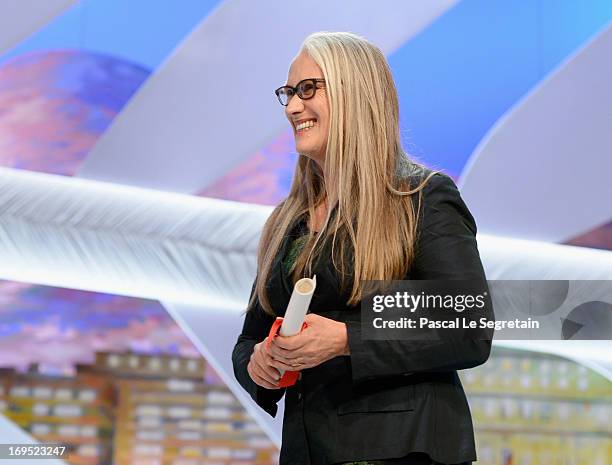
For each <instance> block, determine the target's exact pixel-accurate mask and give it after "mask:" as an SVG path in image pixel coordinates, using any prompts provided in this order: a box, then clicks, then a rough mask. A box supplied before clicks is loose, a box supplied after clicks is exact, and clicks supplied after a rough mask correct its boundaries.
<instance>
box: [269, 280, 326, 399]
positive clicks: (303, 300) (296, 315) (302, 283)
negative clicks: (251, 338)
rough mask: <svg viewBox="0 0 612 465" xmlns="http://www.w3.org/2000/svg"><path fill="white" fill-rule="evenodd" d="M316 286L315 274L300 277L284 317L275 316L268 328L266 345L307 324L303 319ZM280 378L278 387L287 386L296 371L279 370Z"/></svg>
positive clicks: (293, 379)
mask: <svg viewBox="0 0 612 465" xmlns="http://www.w3.org/2000/svg"><path fill="white" fill-rule="evenodd" d="M316 287H317V276H316V275H314V276H313V277H312V279H310V278H302V279H300V280H299V281H298V282H297V283H295V286H294V287H293V293H292V294H291V298H290V299H289V305H288V306H287V311H286V312H285V317H284V318H283V317H280V316H279V317H276V321H275V322H274V324H273V325H272V327H271V328H270V334H269V337H268V343H267V346H268V347H269V346H270V344H271V343H272V339H273V338H274V337H276V336H277V334H280V335H281V336H294V335H296V334H298V333H300V332H301V331H302V330H303V329H305V328H307V327H308V325H307V324H306V322H305V321H304V317H305V316H306V313H308V307H309V306H310V301H311V300H312V295H313V294H314V291H315V289H316ZM279 371H280V374H281V378H280V380H279V381H278V385H279V386H280V387H287V386H291V385H293V384H295V382H296V381H297V379H298V374H299V372H298V371H287V372H285V371H284V370H279Z"/></svg>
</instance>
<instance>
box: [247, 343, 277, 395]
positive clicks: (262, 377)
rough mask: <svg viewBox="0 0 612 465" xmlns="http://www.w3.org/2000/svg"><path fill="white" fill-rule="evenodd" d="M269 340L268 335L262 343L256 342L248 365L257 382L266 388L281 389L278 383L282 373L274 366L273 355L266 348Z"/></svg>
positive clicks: (252, 376) (253, 378)
mask: <svg viewBox="0 0 612 465" xmlns="http://www.w3.org/2000/svg"><path fill="white" fill-rule="evenodd" d="M267 342H268V338H267V337H266V338H265V339H264V340H263V341H261V342H260V343H258V344H255V347H254V349H253V353H252V354H251V359H250V360H249V364H248V365H247V371H248V372H249V376H250V377H251V379H252V380H253V381H255V384H257V385H259V386H261V387H264V388H266V389H280V387H279V386H278V385H277V383H278V380H279V378H280V373H279V371H278V370H277V369H276V368H274V366H272V362H273V360H272V357H270V354H269V353H268V350H267V349H266V343H267Z"/></svg>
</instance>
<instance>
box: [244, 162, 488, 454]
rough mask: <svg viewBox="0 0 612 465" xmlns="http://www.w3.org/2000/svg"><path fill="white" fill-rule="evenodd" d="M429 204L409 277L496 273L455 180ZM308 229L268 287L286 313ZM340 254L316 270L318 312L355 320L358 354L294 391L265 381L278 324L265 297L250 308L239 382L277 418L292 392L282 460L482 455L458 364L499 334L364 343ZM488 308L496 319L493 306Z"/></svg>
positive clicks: (310, 372) (436, 185) (332, 363)
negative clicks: (256, 372)
mask: <svg viewBox="0 0 612 465" xmlns="http://www.w3.org/2000/svg"><path fill="white" fill-rule="evenodd" d="M429 172H430V171H428V170H426V171H425V172H423V171H422V170H420V171H419V172H418V173H417V174H413V176H423V175H426V174H427V173H429ZM423 202H424V203H423V208H422V210H421V212H422V216H421V221H420V222H419V224H420V227H419V229H418V240H417V250H416V256H415V261H414V265H413V267H412V269H411V271H410V273H409V275H408V276H407V277H406V279H471V278H475V279H482V280H484V279H486V278H485V275H484V271H483V267H482V264H481V261H480V256H479V253H478V249H477V244H476V239H475V235H476V224H475V222H474V218H473V217H472V215H471V214H470V212H469V210H468V208H467V207H466V205H465V203H464V202H463V200H462V199H461V197H460V195H459V191H458V190H457V188H456V186H455V184H454V182H453V181H452V179H451V178H449V177H448V176H446V175H444V174H441V173H439V174H435V175H434V176H433V177H432V178H431V179H430V181H429V183H428V184H427V186H426V187H425V188H424V190H423ZM305 227H306V225H305V221H304V220H301V221H299V222H297V224H295V225H294V226H293V228H292V229H291V231H290V232H289V234H288V235H287V237H286V238H285V240H284V243H283V244H282V247H281V251H280V253H279V255H278V257H277V259H276V262H275V266H274V271H273V273H272V276H271V278H270V280H269V283H268V285H269V296H270V300H271V303H272V307H273V308H274V309H276V310H277V312H278V316H283V315H284V312H285V309H286V307H287V304H288V302H289V298H290V296H291V292H292V289H293V286H292V285H291V280H290V277H289V276H287V275H286V273H285V271H284V267H283V266H282V259H283V257H284V256H285V253H286V251H287V248H288V246H289V244H290V241H291V240H292V239H293V238H294V237H296V235H297V234H299V233H300V232H301V229H303V228H305ZM330 257H331V256H330V251H329V250H328V249H326V250H325V253H324V254H322V258H321V259H320V260H319V261H318V263H317V265H316V267H315V268H314V273H316V275H317V289H316V291H315V294H314V296H313V299H312V302H311V305H310V312H311V313H317V314H319V315H322V316H325V317H327V318H332V319H334V320H337V321H343V322H345V323H346V324H347V331H348V343H349V348H350V355H349V356H339V357H335V358H333V359H331V360H328V361H327V362H324V363H322V364H320V365H318V366H316V367H313V368H309V369H305V370H302V376H301V379H300V381H298V382H297V384H296V385H294V386H291V387H289V388H282V389H266V388H263V387H261V386H258V385H256V384H255V382H254V381H253V380H252V379H251V377H250V376H249V374H248V372H247V365H248V363H249V359H250V356H251V354H252V353H253V347H254V346H255V344H256V343H258V342H260V341H262V340H263V339H264V338H265V337H266V336H267V335H268V332H269V329H270V326H271V325H272V323H273V321H274V318H273V317H272V316H270V315H268V314H266V313H265V312H264V311H263V310H262V308H261V306H260V305H259V303H258V302H257V303H256V305H255V307H254V308H251V309H250V311H249V312H248V313H247V315H246V317H245V321H244V326H243V329H242V333H241V334H240V335H239V336H238V340H237V342H236V345H235V347H234V350H233V353H232V362H233V367H234V374H235V376H236V379H237V380H238V381H239V383H240V384H241V385H242V387H243V388H244V389H245V390H246V391H247V392H248V393H249V394H250V395H251V397H252V398H253V399H254V400H255V401H256V402H257V404H258V405H259V406H261V408H263V409H264V410H265V411H266V412H268V413H269V414H270V415H271V416H273V417H274V416H276V411H277V405H276V404H277V402H278V401H279V400H280V398H281V397H282V396H283V395H286V397H285V414H284V419H283V431H282V446H281V451H280V465H328V464H333V463H337V462H345V461H356V460H367V459H384V458H394V457H403V456H405V455H407V454H408V453H410V452H413V451H415V452H416V451H419V452H426V453H428V454H429V455H430V456H431V457H432V458H433V459H434V460H436V461H439V462H442V463H448V464H455V463H461V462H466V461H467V462H469V461H473V460H476V451H475V446H474V431H473V426H472V419H471V414H470V409H469V406H468V403H467V400H466V397H465V393H464V391H463V387H462V385H461V381H460V380H459V377H458V375H457V372H456V370H461V369H465V368H471V367H475V366H477V365H480V364H482V363H484V362H485V361H486V360H487V358H488V357H489V352H490V349H491V339H490V338H488V339H484V340H483V339H475V338H474V339H466V340H463V341H451V340H448V341H447V340H439V341H437V342H424V341H398V340H389V341H377V340H362V339H361V325H360V308H359V306H347V304H346V301H347V300H348V295H347V294H348V292H347V293H345V294H340V293H339V291H338V289H340V286H339V278H338V276H337V275H336V271H335V269H334V266H333V264H332V263H331V258H330ZM349 289H350V287H349ZM485 311H486V312H487V314H486V316H487V317H488V318H489V319H493V314H492V308H491V307H490V306H488V307H487V308H486V309H485ZM491 333H492V331H491V332H490V333H488V334H491ZM491 336H492V334H491Z"/></svg>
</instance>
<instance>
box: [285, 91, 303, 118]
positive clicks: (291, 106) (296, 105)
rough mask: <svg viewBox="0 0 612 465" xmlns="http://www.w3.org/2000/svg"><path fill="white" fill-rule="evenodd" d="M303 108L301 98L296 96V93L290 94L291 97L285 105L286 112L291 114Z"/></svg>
mask: <svg viewBox="0 0 612 465" xmlns="http://www.w3.org/2000/svg"><path fill="white" fill-rule="evenodd" d="M303 110H304V103H303V102H302V99H301V98H300V97H298V96H297V95H292V96H291V98H289V102H288V103H287V106H286V107H285V111H286V112H287V114H288V115H293V114H295V113H300V112H302V111H303Z"/></svg>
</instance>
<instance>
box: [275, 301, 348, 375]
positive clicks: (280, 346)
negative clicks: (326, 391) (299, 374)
mask: <svg viewBox="0 0 612 465" xmlns="http://www.w3.org/2000/svg"><path fill="white" fill-rule="evenodd" d="M304 321H305V322H306V323H308V327H307V328H306V329H304V330H303V331H302V332H301V333H299V334H296V335H295V336H280V335H279V336H276V337H275V338H274V339H272V344H271V345H270V350H269V354H270V356H271V357H272V362H271V364H272V366H274V367H276V368H278V369H280V370H285V371H287V370H289V371H297V370H303V369H305V368H312V367H315V366H317V365H319V364H321V363H323V362H325V361H327V360H329V359H332V358H334V357H337V356H339V355H349V347H348V337H347V332H346V324H344V323H342V322H339V321H336V320H332V319H330V318H325V317H323V316H321V315H317V314H315V313H309V314H308V315H306V317H305V318H304Z"/></svg>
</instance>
